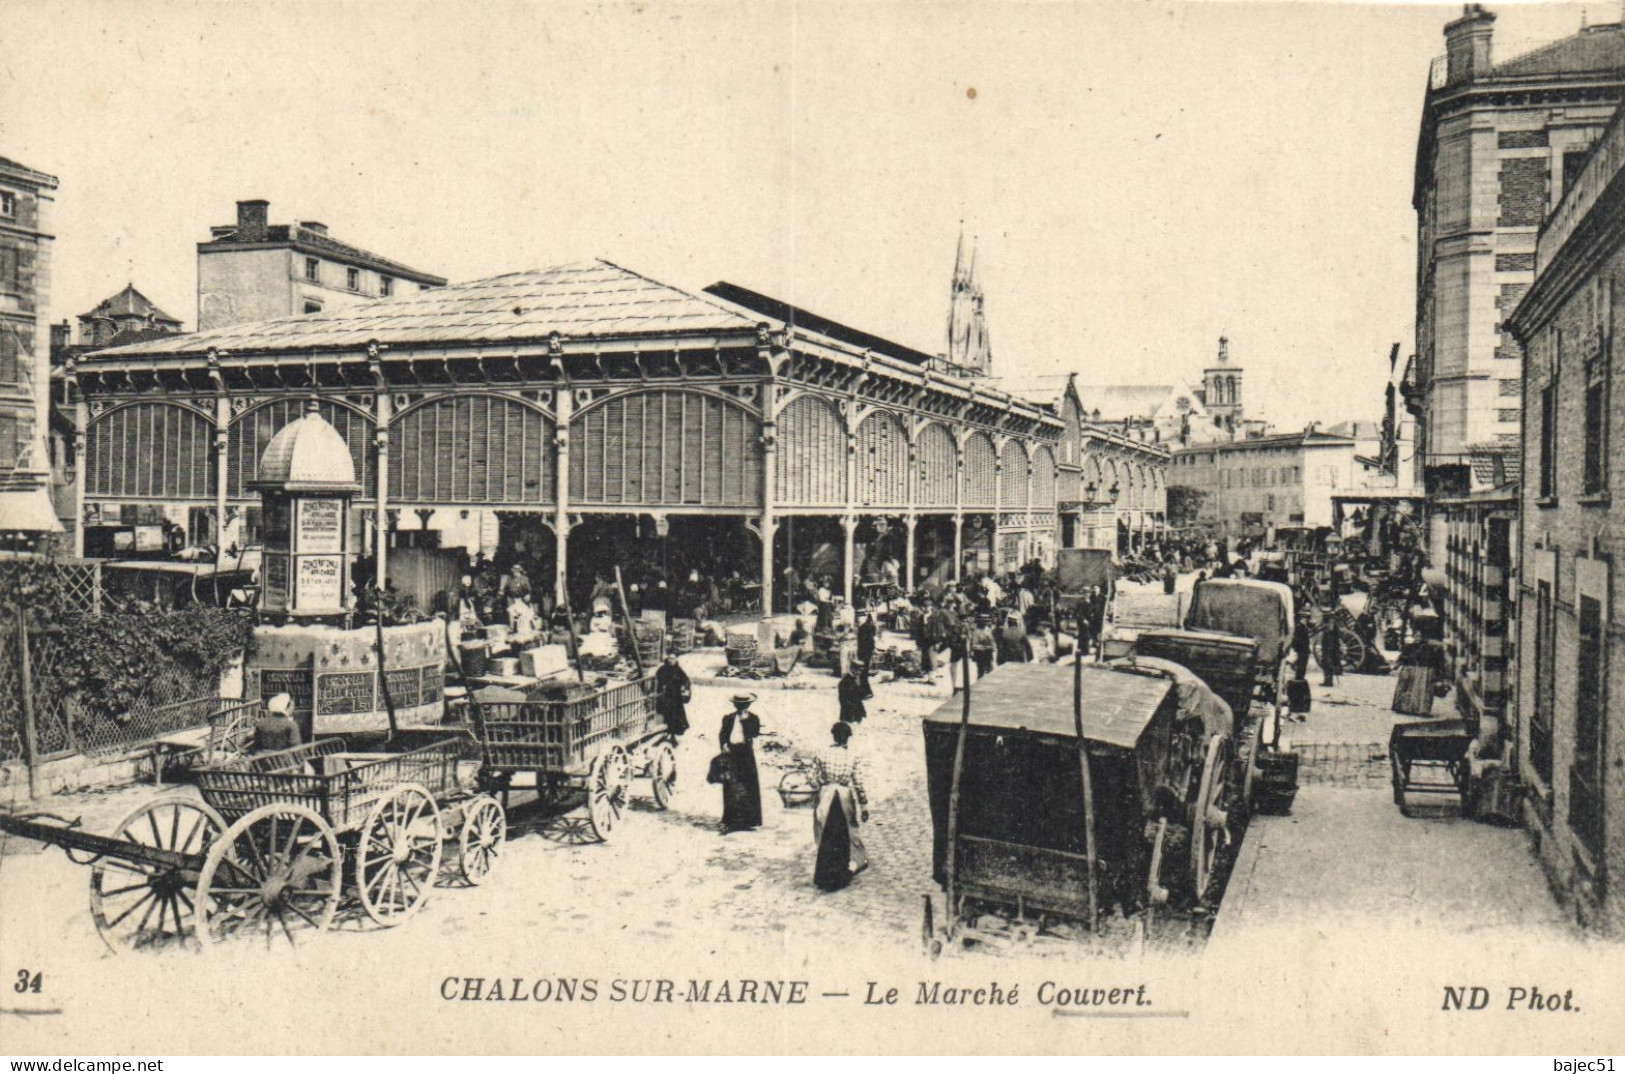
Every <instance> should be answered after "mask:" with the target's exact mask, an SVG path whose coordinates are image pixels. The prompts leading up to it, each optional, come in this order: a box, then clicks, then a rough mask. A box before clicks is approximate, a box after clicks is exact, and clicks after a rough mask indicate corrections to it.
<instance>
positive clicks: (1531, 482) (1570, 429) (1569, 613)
mask: <svg viewBox="0 0 1625 1074" xmlns="http://www.w3.org/2000/svg"><path fill="white" fill-rule="evenodd" d="M1535 273H1536V275H1535V282H1534V285H1533V286H1532V287H1531V288H1530V289H1529V292H1528V294H1527V295H1525V296H1524V298H1523V301H1522V303H1521V304H1520V305H1519V306H1518V308H1517V310H1516V311H1515V312H1514V313H1513V315H1512V316H1511V317H1510V318H1509V321H1508V329H1509V331H1511V332H1512V333H1513V334H1514V335H1515V337H1516V338H1517V340H1518V341H1519V343H1520V345H1521V346H1522V348H1523V352H1524V354H1525V359H1524V379H1523V406H1524V414H1525V415H1526V420H1525V425H1524V440H1523V468H1522V469H1523V472H1522V491H1521V498H1520V506H1521V515H1522V525H1521V535H1520V536H1519V541H1520V543H1521V551H1520V554H1519V558H1520V560H1521V574H1520V575H1519V577H1518V579H1517V589H1518V596H1519V598H1520V602H1521V605H1520V609H1519V614H1518V624H1517V625H1518V642H1517V647H1516V678H1517V682H1516V696H1517V707H1516V712H1515V720H1516V728H1515V733H1514V735H1513V736H1512V745H1513V751H1514V754H1515V757H1516V763H1517V768H1518V772H1519V775H1520V776H1521V778H1522V779H1523V781H1524V783H1525V785H1526V787H1527V788H1528V793H1527V794H1526V796H1525V805H1524V813H1525V818H1526V821H1527V823H1528V826H1529V829H1530V831H1531V832H1532V833H1533V834H1534V838H1535V844H1536V846H1537V848H1538V852H1539V855H1540V859H1541V861H1542V863H1543V864H1544V865H1545V867H1546V870H1547V873H1548V876H1549V877H1550V878H1551V879H1552V882H1553V884H1554V886H1555V887H1556V889H1557V891H1558V893H1559V895H1560V897H1561V898H1562V900H1563V901H1564V903H1565V904H1566V905H1567V906H1568V907H1570V909H1571V910H1572V912H1573V913H1574V915H1575V916H1576V917H1577V918H1578V919H1579V920H1580V921H1582V922H1584V923H1588V924H1593V925H1596V926H1597V927H1599V928H1601V929H1604V930H1606V931H1608V932H1611V933H1613V934H1614V935H1621V934H1625V883H1622V882H1621V878H1625V784H1622V781H1621V779H1620V776H1621V773H1622V772H1625V718H1622V716H1621V713H1622V712H1625V705H1619V704H1614V703H1613V701H1614V699H1616V698H1620V699H1625V643H1622V642H1621V640H1620V639H1621V636H1622V635H1625V611H1622V609H1621V608H1620V607H1619V606H1618V605H1616V604H1615V603H1614V595H1615V593H1616V592H1619V591H1620V586H1621V584H1622V583H1625V574H1622V568H1621V564H1622V563H1625V472H1622V471H1625V464H1622V463H1621V458H1622V456H1621V452H1620V448H1621V445H1625V391H1622V392H1621V393H1619V394H1617V395H1616V394H1615V393H1614V385H1616V384H1618V383H1620V380H1621V375H1620V371H1619V370H1616V369H1615V367H1614V360H1615V357H1616V355H1618V353H1619V346H1618V342H1617V341H1618V336H1617V334H1616V333H1615V331H1614V328H1615V326H1616V324H1618V322H1619V319H1620V313H1619V311H1620V306H1621V303H1622V302H1625V113H1622V114H1618V115H1616V116H1615V117H1614V120H1613V122H1612V123H1611V124H1610V125H1609V126H1608V128H1607V130H1606V132H1605V133H1604V134H1603V136H1602V138H1601V140H1600V141H1599V142H1598V143H1597V144H1596V145H1595V146H1594V147H1593V148H1592V151H1591V153H1590V154H1589V156H1588V157H1586V159H1585V162H1584V165H1583V166H1582V167H1580V168H1576V169H1571V170H1570V174H1569V182H1568V183H1567V184H1566V190H1565V192H1564V194H1563V198H1562V201H1561V202H1559V204H1558V206H1557V209H1556V210H1555V212H1553V213H1552V215H1551V217H1550V218H1549V219H1548V220H1547V222H1546V225H1545V227H1544V228H1543V229H1542V231H1541V233H1540V241H1539V244H1538V246H1537V248H1536V251H1535Z"/></svg>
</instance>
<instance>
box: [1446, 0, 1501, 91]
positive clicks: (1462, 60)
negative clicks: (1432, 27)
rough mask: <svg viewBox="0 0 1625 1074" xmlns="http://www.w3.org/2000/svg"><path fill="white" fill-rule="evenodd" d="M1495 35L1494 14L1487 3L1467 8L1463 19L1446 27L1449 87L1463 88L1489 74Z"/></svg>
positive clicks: (1463, 11)
mask: <svg viewBox="0 0 1625 1074" xmlns="http://www.w3.org/2000/svg"><path fill="white" fill-rule="evenodd" d="M1494 33H1495V15H1494V13H1492V12H1490V11H1486V10H1485V9H1484V5H1483V4H1466V5H1463V7H1462V9H1461V18H1459V19H1457V20H1456V21H1455V22H1452V23H1450V24H1449V25H1448V26H1446V27H1445V28H1444V47H1445V64H1446V74H1445V85H1447V86H1459V85H1461V84H1462V83H1464V82H1471V81H1472V80H1473V79H1474V78H1476V77H1477V76H1479V75H1482V74H1486V73H1488V71H1489V69H1490V63H1491V60H1490V38H1491V37H1492V36H1493V35H1494Z"/></svg>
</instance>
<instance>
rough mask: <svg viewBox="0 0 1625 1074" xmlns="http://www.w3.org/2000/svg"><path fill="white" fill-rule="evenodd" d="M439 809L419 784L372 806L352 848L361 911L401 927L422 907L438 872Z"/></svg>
mask: <svg viewBox="0 0 1625 1074" xmlns="http://www.w3.org/2000/svg"><path fill="white" fill-rule="evenodd" d="M441 838H442V828H441V824H440V809H439V807H438V806H436V805H435V803H434V798H433V797H432V796H431V795H430V794H429V791H428V789H427V788H425V787H424V786H423V785H422V784H420V783H403V784H401V785H400V786H399V787H396V788H395V789H394V790H392V791H390V792H389V794H387V795H385V796H384V797H383V798H380V799H379V800H378V801H377V802H374V803H373V807H372V809H371V810H370V811H369V812H368V813H367V822H366V823H365V824H363V825H362V826H361V840H360V843H359V844H358V845H357V847H356V861H355V886H356V893H357V894H358V895H360V896H361V908H362V909H363V910H365V911H366V912H367V916H368V917H370V918H372V919H373V920H374V921H376V922H378V924H380V925H399V924H400V923H401V922H403V921H405V920H406V919H407V918H409V917H411V916H412V915H413V914H415V913H417V912H418V910H420V909H421V908H422V907H423V904H424V902H425V901H427V900H428V898H429V888H430V887H431V886H432V885H433V883H434V878H435V876H436V875H437V874H438V873H439V872H440V852H441V847H440V842H441Z"/></svg>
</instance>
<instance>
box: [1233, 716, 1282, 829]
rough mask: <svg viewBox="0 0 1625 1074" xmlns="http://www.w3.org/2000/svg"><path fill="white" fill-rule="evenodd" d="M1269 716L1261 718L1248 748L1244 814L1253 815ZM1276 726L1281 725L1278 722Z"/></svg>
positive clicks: (1243, 787) (1243, 793) (1242, 786)
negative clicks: (1255, 786)
mask: <svg viewBox="0 0 1625 1074" xmlns="http://www.w3.org/2000/svg"><path fill="white" fill-rule="evenodd" d="M1268 720H1269V717H1268V716H1263V717H1260V718H1259V721H1258V726H1257V727H1255V728H1254V729H1253V733H1252V744H1251V746H1250V747H1249V748H1248V750H1247V767H1246V768H1245V769H1243V770H1242V775H1241V812H1242V814H1243V815H1244V816H1248V817H1250V816H1252V815H1253V781H1254V780H1256V779H1257V778H1258V770H1259V768H1260V767H1261V766H1262V764H1263V763H1264V724H1265V723H1266V722H1267V721H1268ZM1275 726H1276V727H1280V726H1281V725H1280V723H1279V722H1277V723H1276V725H1275Z"/></svg>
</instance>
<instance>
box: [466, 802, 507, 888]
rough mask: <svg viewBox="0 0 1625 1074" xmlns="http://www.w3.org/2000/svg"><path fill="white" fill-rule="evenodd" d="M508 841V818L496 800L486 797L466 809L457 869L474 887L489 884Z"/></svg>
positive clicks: (470, 804)
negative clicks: (503, 846) (493, 870)
mask: <svg viewBox="0 0 1625 1074" xmlns="http://www.w3.org/2000/svg"><path fill="white" fill-rule="evenodd" d="M507 838H508V815H507V814H506V813H504V812H503V811H502V806H501V805H499V804H498V803H497V800H496V799H495V798H492V797H491V796H490V795H488V794H482V795H480V796H479V797H478V798H475V799H474V800H473V801H472V802H470V803H468V805H466V806H464V807H463V827H462V831H460V832H459V833H458V835H457V849H458V857H457V866H458V869H459V870H460V871H461V872H462V874H463V879H464V880H466V881H468V882H469V883H470V884H474V885H479V884H483V883H485V879H486V877H488V876H490V875H491V870H492V869H494V868H495V867H496V863H497V856H498V855H499V854H501V853H502V844H503V843H504V842H505V841H506V840H507Z"/></svg>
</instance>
